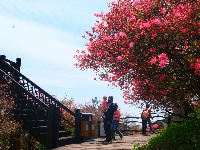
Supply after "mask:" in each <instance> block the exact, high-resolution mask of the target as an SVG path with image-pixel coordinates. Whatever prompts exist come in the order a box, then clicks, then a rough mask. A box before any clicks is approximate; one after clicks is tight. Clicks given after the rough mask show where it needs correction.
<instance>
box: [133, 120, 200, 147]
mask: <svg viewBox="0 0 200 150" xmlns="http://www.w3.org/2000/svg"><path fill="white" fill-rule="evenodd" d="M133 150H200V120H198V119H197V120H187V121H184V122H182V123H180V124H173V125H172V126H170V127H169V128H167V129H166V130H164V131H163V132H161V133H160V134H159V135H157V136H155V137H153V138H152V139H150V140H149V143H148V144H147V145H144V146H142V147H135V148H133Z"/></svg>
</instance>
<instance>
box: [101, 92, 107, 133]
mask: <svg viewBox="0 0 200 150" xmlns="http://www.w3.org/2000/svg"><path fill="white" fill-rule="evenodd" d="M101 109H102V118H103V123H104V126H103V127H104V131H106V128H105V113H106V111H107V109H108V101H107V96H104V97H103V100H102V101H101Z"/></svg>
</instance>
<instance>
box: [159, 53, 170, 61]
mask: <svg viewBox="0 0 200 150" xmlns="http://www.w3.org/2000/svg"><path fill="white" fill-rule="evenodd" d="M158 58H159V60H166V59H168V57H167V54H165V53H161V54H159V55H158Z"/></svg>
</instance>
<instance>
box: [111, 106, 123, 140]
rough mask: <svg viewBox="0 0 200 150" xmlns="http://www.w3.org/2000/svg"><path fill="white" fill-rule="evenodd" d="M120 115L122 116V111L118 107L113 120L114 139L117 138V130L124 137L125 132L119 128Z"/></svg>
mask: <svg viewBox="0 0 200 150" xmlns="http://www.w3.org/2000/svg"><path fill="white" fill-rule="evenodd" d="M120 117H121V112H120V109H119V108H118V109H117V110H116V111H115V113H114V116H113V121H112V139H113V140H115V132H116V133H118V134H119V136H120V138H121V139H122V138H123V134H122V133H121V131H120V130H119V129H118V125H119V120H120Z"/></svg>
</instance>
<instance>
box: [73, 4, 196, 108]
mask: <svg viewBox="0 0 200 150" xmlns="http://www.w3.org/2000/svg"><path fill="white" fill-rule="evenodd" d="M108 7H109V8H110V11H109V12H108V13H103V12H101V13H99V14H95V16H96V17H98V18H99V19H97V21H96V23H95V24H94V26H93V27H92V31H86V34H87V36H83V38H85V39H87V40H88V41H89V42H88V43H87V44H86V47H87V50H77V55H76V57H75V58H76V59H77V60H78V62H77V64H76V66H77V67H79V68H80V69H82V70H84V69H93V70H94V71H95V72H96V73H97V74H98V75H99V76H100V79H103V80H104V81H109V82H110V83H111V84H112V85H114V86H119V87H121V89H122V90H123V91H124V98H125V100H132V101H133V102H136V103H137V102H138V101H143V102H153V103H154V104H155V105H157V106H159V107H162V108H173V107H179V106H183V105H184V106H185V108H191V109H192V107H189V106H191V104H192V103H193V100H194V99H199V96H200V74H199V73H200V49H199V48H200V1H199V0H117V1H113V2H111V3H109V5H108ZM191 109H190V110H191Z"/></svg>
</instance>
